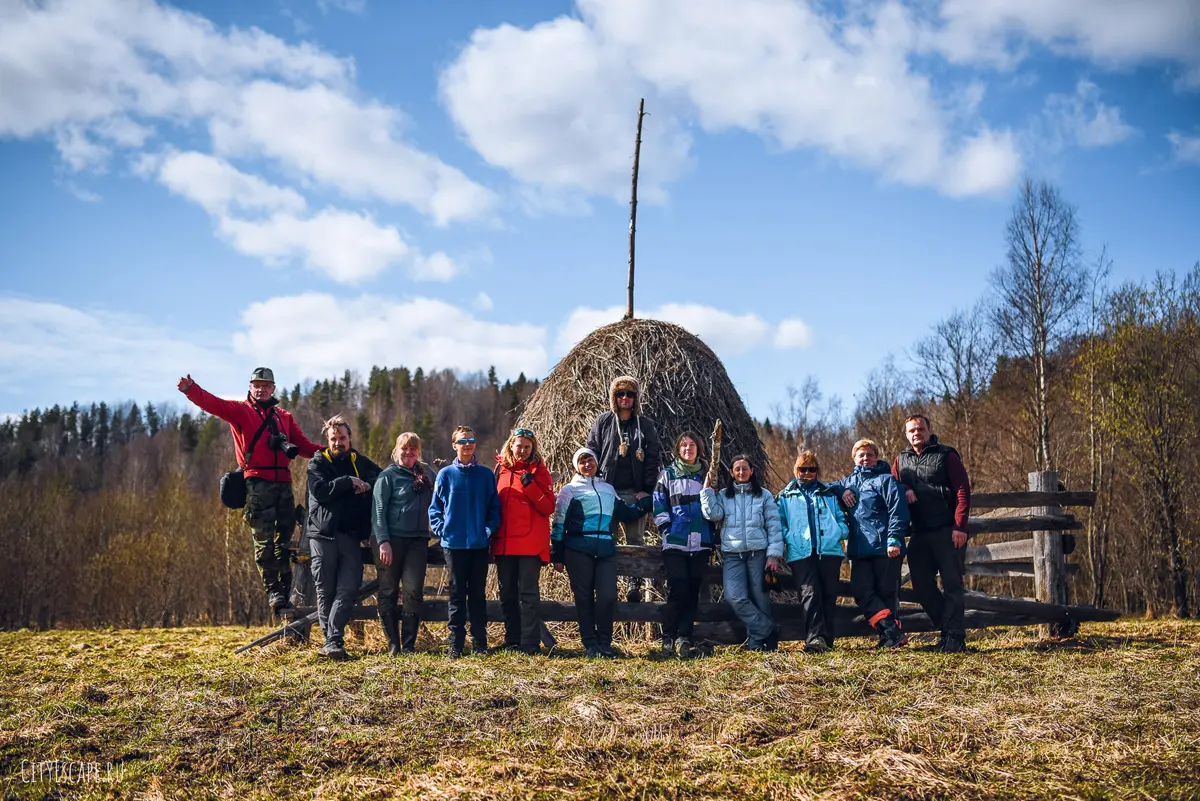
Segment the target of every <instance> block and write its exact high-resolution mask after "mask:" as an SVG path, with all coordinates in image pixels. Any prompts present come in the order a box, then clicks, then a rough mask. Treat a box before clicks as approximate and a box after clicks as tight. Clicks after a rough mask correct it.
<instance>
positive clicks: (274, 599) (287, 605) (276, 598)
mask: <svg viewBox="0 0 1200 801" xmlns="http://www.w3.org/2000/svg"><path fill="white" fill-rule="evenodd" d="M267 602H268V603H270V604H271V610H272V611H274V612H275V614H279V613H280V612H282V611H284V610H285V609H292V608H293V607H292V602H291V601H289V600H288V597H287V594H286V593H283V592H280V591H278V590H276V591H275V592H272V593H270V594H268V595H267Z"/></svg>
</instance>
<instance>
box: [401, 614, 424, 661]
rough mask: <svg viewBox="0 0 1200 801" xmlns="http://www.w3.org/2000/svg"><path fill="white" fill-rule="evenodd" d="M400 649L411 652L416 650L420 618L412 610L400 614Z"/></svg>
mask: <svg viewBox="0 0 1200 801" xmlns="http://www.w3.org/2000/svg"><path fill="white" fill-rule="evenodd" d="M400 624H401V625H400V650H401V651H404V652H405V653H412V652H414V651H416V650H417V634H418V633H419V632H420V631H421V618H419V617H417V615H416V614H414V613H412V612H405V613H402V614H401V615H400Z"/></svg>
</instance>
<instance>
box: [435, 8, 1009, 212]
mask: <svg viewBox="0 0 1200 801" xmlns="http://www.w3.org/2000/svg"><path fill="white" fill-rule="evenodd" d="M577 5H578V7H579V12H580V15H581V17H582V19H573V18H568V17H560V18H558V19H556V20H553V21H552V22H547V23H542V24H540V25H537V26H534V27H533V28H530V29H521V28H516V27H513V26H510V25H503V26H500V27H498V28H494V29H490V30H477V31H476V32H475V33H474V34H473V36H472V38H471V41H470V43H469V44H468V45H467V46H466V47H465V48H464V49H463V51H462V52H461V53H460V54H459V56H458V58H457V59H456V60H455V61H454V62H453V63H452V64H451V65H450V66H448V67H447V68H446V70H445V71H444V72H443V74H442V76H441V89H442V96H443V99H444V101H445V104H446V106H447V109H448V110H449V112H450V114H451V116H452V117H453V118H454V119H455V121H456V123H457V124H458V125H459V127H460V128H461V129H462V131H463V133H464V135H465V136H466V138H467V140H468V142H470V143H471V145H472V146H473V147H474V148H475V149H476V150H477V151H478V152H479V153H480V155H482V156H483V157H484V158H485V159H486V160H487V161H488V162H490V163H492V164H494V165H496V166H499V167H502V168H504V169H507V170H509V171H510V172H511V173H512V174H513V175H514V176H515V177H517V178H518V179H519V180H521V181H525V182H529V183H533V184H536V185H538V186H541V187H547V188H550V189H556V188H578V189H581V190H584V191H587V192H592V193H600V194H610V195H615V196H618V197H620V196H621V193H622V190H623V188H624V187H625V186H627V183H628V173H629V165H630V150H631V146H630V139H631V136H630V134H631V132H632V128H633V121H634V114H633V110H632V98H635V97H637V96H639V94H643V93H644V94H646V96H647V97H649V106H650V110H651V112H652V113H653V114H654V115H655V116H654V117H651V118H650V122H651V123H652V124H655V125H656V126H659V127H660V128H661V130H662V133H661V136H662V137H663V141H664V142H665V143H666V145H665V146H663V145H660V146H659V149H660V152H657V153H655V154H654V156H653V158H651V157H649V155H648V157H647V161H646V165H647V166H652V165H654V164H656V163H663V162H665V165H666V166H665V172H664V173H663V174H661V175H659V176H658V177H657V178H656V179H655V180H651V181H650V184H649V185H650V187H651V188H652V189H657V188H659V187H660V186H661V184H662V182H664V181H667V180H670V179H671V178H673V177H675V176H676V175H677V174H678V173H679V172H680V171H681V170H682V169H683V167H684V166H686V163H687V160H688V153H687V151H688V147H689V144H690V142H689V139H688V138H687V137H686V136H685V135H683V134H681V133H679V131H681V130H682V126H683V124H684V123H682V122H680V121H679V120H680V119H681V118H682V117H683V115H685V114H686V115H688V117H694V118H695V119H697V120H698V122H699V124H700V125H701V126H702V127H703V128H704V129H706V130H708V131H712V132H719V131H725V130H730V129H741V130H747V131H751V132H754V133H757V134H759V135H760V136H762V137H763V138H764V139H767V140H768V141H770V142H772V143H774V144H776V145H778V146H781V147H783V148H785V149H795V148H815V149H818V150H821V151H823V152H825V153H828V154H831V155H833V156H835V157H836V158H838V159H840V160H844V161H846V162H847V163H850V164H852V165H855V166H859V167H863V168H866V169H870V170H874V171H877V172H879V173H880V174H882V175H883V176H884V177H885V178H887V179H888V180H892V181H897V182H900V183H904V184H909V185H916V186H932V187H934V188H936V189H938V190H939V191H941V192H944V193H946V194H949V195H964V194H979V193H988V192H995V191H998V190H1003V189H1004V188H1006V187H1007V186H1009V185H1010V184H1011V182H1012V180H1013V179H1014V178H1015V176H1016V174H1017V173H1018V171H1019V168H1020V159H1019V156H1018V154H1017V151H1016V147H1015V144H1014V142H1013V140H1012V137H1011V136H1010V135H1009V133H1008V132H1007V131H1003V130H1001V131H996V130H993V129H991V128H989V127H988V126H987V125H986V124H984V123H982V122H980V121H979V120H978V119H976V118H975V117H974V116H973V114H972V113H969V112H970V109H969V108H967V107H965V106H964V105H963V104H962V103H959V102H957V101H956V99H955V97H954V96H953V95H951V96H948V97H947V98H941V97H939V96H938V95H937V93H936V92H935V91H934V89H933V88H932V85H931V83H932V82H931V80H930V78H929V77H928V76H927V75H924V74H922V73H920V72H917V71H915V70H914V68H913V67H912V66H911V65H910V60H911V56H912V55H913V53H914V51H915V50H916V49H917V48H918V47H919V46H921V42H922V29H921V28H920V26H919V25H918V22H917V21H916V20H914V18H913V17H912V15H911V14H910V12H909V11H907V10H906V9H904V8H903V7H902V6H900V5H898V4H896V3H891V2H887V3H883V4H881V5H878V6H872V7H871V10H870V11H869V13H868V12H863V13H862V14H859V13H854V14H852V15H850V16H847V17H844V18H836V17H833V16H831V15H829V14H827V13H822V12H821V11H818V10H815V9H814V7H812V6H810V5H809V4H808V3H804V2H795V1H792V0H744V1H743V2H705V3H696V2H690V0H663V2H657V3H645V2H642V1H641V0H577ZM821 8H824V7H821ZM650 146H651V147H653V144H651V145H650Z"/></svg>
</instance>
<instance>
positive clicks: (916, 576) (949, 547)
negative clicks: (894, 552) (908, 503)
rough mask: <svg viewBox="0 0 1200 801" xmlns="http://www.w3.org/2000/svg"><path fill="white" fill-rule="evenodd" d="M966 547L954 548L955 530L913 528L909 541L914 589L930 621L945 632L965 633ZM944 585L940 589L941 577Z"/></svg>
mask: <svg viewBox="0 0 1200 801" xmlns="http://www.w3.org/2000/svg"><path fill="white" fill-rule="evenodd" d="M966 559H967V549H966V548H955V547H954V539H953V536H952V529H949V528H944V529H936V530H934V531H913V534H912V538H911V539H909V541H908V570H909V572H910V573H911V574H912V585H913V591H914V592H915V593H916V594H917V600H918V601H920V602H921V607H922V608H923V609H924V610H925V614H927V615H929V620H930V621H931V622H932V623H933V625H935V626H939V625H940V626H941V628H942V635H943V636H945V635H947V634H953V635H956V636H960V637H961V636H963V635H964V634H965V633H966V619H965V617H964V612H965V611H966V607H965V605H964V598H963V572H964V570H965V569H966V567H965V565H966ZM939 575H940V576H941V578H942V588H941V590H939V589H938V582H937V580H938V576H939Z"/></svg>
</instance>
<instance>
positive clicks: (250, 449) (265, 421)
mask: <svg viewBox="0 0 1200 801" xmlns="http://www.w3.org/2000/svg"><path fill="white" fill-rule="evenodd" d="M274 414H275V410H274V409H268V410H267V414H266V416H265V417H263V421H262V425H260V426H259V427H258V430H257V431H255V432H254V436H253V437H252V438H251V439H250V447H248V448H246V452H245V453H243V454H242V457H243V459H244V462H243V464H242V469H243V470H249V469H250V457H251V455H253V453H254V446H255V445H257V444H258V441H259V439H261V438H262V435H263V432H264V431H266V430H267V428H268V427H269V426H270V425H271V418H272V416H273V415H274Z"/></svg>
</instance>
